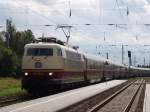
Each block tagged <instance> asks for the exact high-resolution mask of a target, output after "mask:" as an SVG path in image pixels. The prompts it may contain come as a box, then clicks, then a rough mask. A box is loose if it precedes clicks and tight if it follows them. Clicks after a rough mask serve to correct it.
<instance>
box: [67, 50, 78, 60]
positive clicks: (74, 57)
mask: <svg viewBox="0 0 150 112" xmlns="http://www.w3.org/2000/svg"><path fill="white" fill-rule="evenodd" d="M66 55H67V58H68V59H71V60H81V55H80V54H78V53H75V52H71V51H66Z"/></svg>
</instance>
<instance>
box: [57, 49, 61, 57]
mask: <svg viewBox="0 0 150 112" xmlns="http://www.w3.org/2000/svg"><path fill="white" fill-rule="evenodd" d="M57 56H62V51H61V49H59V48H58V49H57Z"/></svg>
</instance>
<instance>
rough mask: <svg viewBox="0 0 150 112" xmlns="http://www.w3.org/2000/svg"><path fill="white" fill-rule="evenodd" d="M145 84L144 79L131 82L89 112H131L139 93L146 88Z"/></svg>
mask: <svg viewBox="0 0 150 112" xmlns="http://www.w3.org/2000/svg"><path fill="white" fill-rule="evenodd" d="M143 83H144V80H143V79H141V80H137V81H134V82H131V83H130V84H128V85H126V86H125V87H123V88H122V89H120V90H118V91H117V92H115V93H114V94H113V95H111V96H110V97H108V98H107V99H105V100H104V101H102V102H100V103H99V104H97V105H96V106H94V107H93V108H91V109H90V110H88V112H130V108H131V107H132V104H133V102H134V100H135V98H136V96H137V94H138V92H139V91H140V90H142V88H143V87H144V86H143Z"/></svg>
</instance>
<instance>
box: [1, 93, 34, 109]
mask: <svg viewBox="0 0 150 112" xmlns="http://www.w3.org/2000/svg"><path fill="white" fill-rule="evenodd" d="M31 99H34V97H33V96H31V95H21V96H8V97H1V98H0V107H3V106H7V105H10V104H14V103H17V102H22V101H27V100H31Z"/></svg>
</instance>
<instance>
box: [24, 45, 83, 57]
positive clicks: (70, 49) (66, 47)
mask: <svg viewBox="0 0 150 112" xmlns="http://www.w3.org/2000/svg"><path fill="white" fill-rule="evenodd" d="M42 46H44V47H50V46H56V47H60V48H62V49H65V50H69V51H73V52H78V53H81V52H80V51H78V50H75V49H73V48H72V47H71V46H69V45H68V46H63V45H60V44H57V43H44V42H38V43H30V44H26V45H25V48H32V47H33V48H34V47H35V48H36V47H42ZM81 54H83V53H81Z"/></svg>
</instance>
